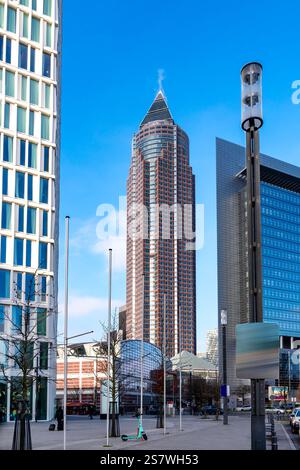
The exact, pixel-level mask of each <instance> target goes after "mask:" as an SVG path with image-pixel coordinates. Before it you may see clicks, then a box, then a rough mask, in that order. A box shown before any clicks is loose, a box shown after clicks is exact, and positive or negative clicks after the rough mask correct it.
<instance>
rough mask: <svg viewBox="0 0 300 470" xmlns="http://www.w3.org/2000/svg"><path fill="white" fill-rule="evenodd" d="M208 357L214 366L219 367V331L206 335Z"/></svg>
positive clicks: (210, 331) (215, 329)
mask: <svg viewBox="0 0 300 470" xmlns="http://www.w3.org/2000/svg"><path fill="white" fill-rule="evenodd" d="M206 357H207V359H209V361H210V362H211V363H212V364H215V365H216V366H217V365H218V329H217V328H214V329H213V330H209V331H208V332H207V333H206Z"/></svg>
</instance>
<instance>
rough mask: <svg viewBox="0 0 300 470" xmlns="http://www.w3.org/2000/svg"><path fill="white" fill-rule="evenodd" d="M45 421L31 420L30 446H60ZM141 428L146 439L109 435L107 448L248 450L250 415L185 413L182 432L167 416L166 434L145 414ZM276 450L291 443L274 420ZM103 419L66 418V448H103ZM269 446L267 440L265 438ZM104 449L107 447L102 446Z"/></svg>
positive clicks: (124, 426)
mask: <svg viewBox="0 0 300 470" xmlns="http://www.w3.org/2000/svg"><path fill="white" fill-rule="evenodd" d="M48 427H49V423H32V426H31V430H32V442H33V448H34V450H61V449H63V433H62V432H57V431H54V432H49V431H48ZM120 428H121V434H123V433H124V434H133V433H134V432H135V429H136V420H135V419H134V418H131V417H123V418H121V419H120ZM144 428H145V431H146V432H147V435H148V441H128V442H123V441H122V440H121V439H120V438H111V439H110V444H111V445H112V447H111V450H112V451H113V450H122V449H128V450H129V449H130V450H135V449H136V450H139V449H141V450H249V449H250V446H251V435H250V416H248V415H246V416H229V424H228V425H227V426H224V425H223V421H222V419H220V420H219V421H216V420H215V419H214V418H210V419H201V418H200V417H194V416H185V417H184V419H183V428H184V430H183V432H180V431H179V420H178V418H168V420H167V434H166V435H164V433H163V430H162V429H156V419H155V418H150V417H145V418H144ZM276 431H277V436H278V448H279V450H292V447H293V445H291V441H290V438H289V436H288V435H287V434H286V432H285V430H284V428H283V426H281V424H280V423H276ZM105 433H106V421H101V420H99V418H98V419H97V418H95V419H93V420H89V419H88V418H87V417H81V418H75V419H74V418H70V419H68V425H67V448H68V449H69V450H105V447H104V445H105V443H106V438H105ZM12 436H13V424H11V423H10V424H2V425H1V426H0V450H5V449H10V448H11V443H12ZM267 443H268V449H270V441H267ZM106 450H107V449H106Z"/></svg>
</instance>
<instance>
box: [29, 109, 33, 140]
mask: <svg viewBox="0 0 300 470" xmlns="http://www.w3.org/2000/svg"><path fill="white" fill-rule="evenodd" d="M29 135H34V111H30V112H29Z"/></svg>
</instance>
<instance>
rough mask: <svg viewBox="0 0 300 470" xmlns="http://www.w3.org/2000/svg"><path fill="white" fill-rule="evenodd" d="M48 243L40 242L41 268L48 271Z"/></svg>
mask: <svg viewBox="0 0 300 470" xmlns="http://www.w3.org/2000/svg"><path fill="white" fill-rule="evenodd" d="M47 248H48V245H47V243H44V242H40V243H39V268H40V269H47V265H48V256H47Z"/></svg>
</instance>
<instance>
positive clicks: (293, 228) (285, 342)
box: [217, 139, 300, 395]
mask: <svg viewBox="0 0 300 470" xmlns="http://www.w3.org/2000/svg"><path fill="white" fill-rule="evenodd" d="M246 178H247V172H246V169H245V149H244V148H243V147H240V146H238V145H235V144H233V143H230V142H226V141H224V140H221V139H217V222H218V298H219V317H220V311H221V310H222V309H226V310H227V319H228V327H227V331H228V343H227V351H228V379H229V382H228V383H229V384H230V385H231V386H232V387H233V388H235V387H236V386H238V385H239V384H240V381H239V380H238V379H237V378H236V368H235V326H236V324H238V323H244V322H248V321H249V312H248V298H247V295H248V294H247V292H248V289H247V270H248V263H247V249H246V247H247V238H246V237H247V230H246V227H247V219H246V217H247V213H246V208H247V205H246ZM261 223H262V280H263V321H264V322H266V323H277V324H278V325H279V328H280V345H281V352H280V371H279V372H280V374H279V376H280V380H279V383H280V384H281V385H284V386H288V385H290V388H291V389H293V390H294V391H295V390H296V389H297V388H298V386H299V364H296V363H293V361H291V360H290V357H291V356H292V355H293V349H294V348H296V347H297V343H296V341H299V339H300V237H299V233H300V168H299V167H296V166H294V165H290V164H288V163H286V162H283V161H281V160H277V159H275V158H271V157H268V156H266V155H261ZM219 328H220V318H219ZM219 331H220V330H219ZM219 338H220V343H222V335H219ZM219 352H220V353H221V352H222V344H221V345H220V346H219ZM219 364H220V368H221V366H222V361H220V362H219ZM293 390H291V394H292V395H293V393H294V392H293Z"/></svg>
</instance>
